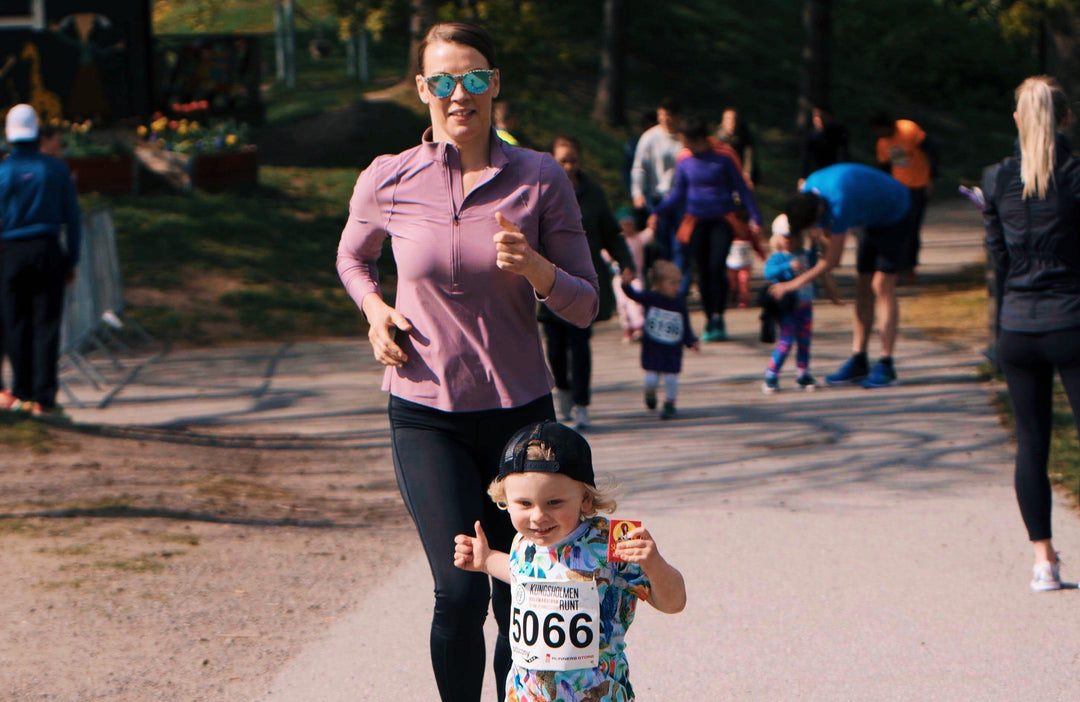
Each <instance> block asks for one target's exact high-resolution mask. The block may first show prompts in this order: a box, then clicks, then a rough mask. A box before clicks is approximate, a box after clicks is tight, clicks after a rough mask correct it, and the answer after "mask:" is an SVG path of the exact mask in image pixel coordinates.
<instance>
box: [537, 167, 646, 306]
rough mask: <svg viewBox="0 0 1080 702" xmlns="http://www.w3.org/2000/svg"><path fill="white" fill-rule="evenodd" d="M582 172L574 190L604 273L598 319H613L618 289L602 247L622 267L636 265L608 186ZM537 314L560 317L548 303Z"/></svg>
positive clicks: (598, 270) (598, 271)
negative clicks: (605, 188) (612, 281)
mask: <svg viewBox="0 0 1080 702" xmlns="http://www.w3.org/2000/svg"><path fill="white" fill-rule="evenodd" d="M578 176H579V179H580V180H579V182H578V185H577V187H576V188H574V194H575V195H577V201H578V207H580V208H581V226H582V228H583V229H584V230H585V237H586V238H587V239H588V240H589V252H590V253H591V254H592V261H593V267H594V268H596V274H597V275H598V276H599V277H600V308H599V311H598V312H597V314H596V319H595V320H594V321H596V322H603V321H605V320H607V319H611V314H612V312H614V311H615V291H614V289H613V288H612V286H611V271H610V270H609V269H608V267H607V264H606V263H604V257H603V256H601V255H600V251H601V249H606V250H607V252H608V253H609V254H611V257H612V258H614V259H615V260H616V261H618V262H619V267H620V268H630V269H633V267H634V261H633V259H632V258H631V257H630V249H629V248H628V247H627V246H626V240H625V239H623V236H622V230H620V229H619V224H618V222H616V221H615V216H614V215H613V214H611V207H610V206H608V201H607V196H606V195H605V194H604V189H603V188H601V187H600V185H599V184H598V183H594V182H593V181H592V180H589V179H588V178H587V177H586V176H585V174H584V173H580V172H579V173H578ZM536 316H537V318H539V319H540V320H542V321H550V320H558V319H559V317H557V316H556V315H555V313H554V312H552V311H551V310H549V309H548V308H547V305H544V304H541V305H540V307H539V310H538V311H537V315H536Z"/></svg>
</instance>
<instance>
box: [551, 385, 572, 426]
mask: <svg viewBox="0 0 1080 702" xmlns="http://www.w3.org/2000/svg"><path fill="white" fill-rule="evenodd" d="M555 406H556V407H557V408H558V411H559V417H560V418H562V419H566V420H569V419H570V418H571V417H570V412H571V411H572V410H573V409H574V398H573V396H572V395H571V394H570V391H569V390H558V389H556V390H555Z"/></svg>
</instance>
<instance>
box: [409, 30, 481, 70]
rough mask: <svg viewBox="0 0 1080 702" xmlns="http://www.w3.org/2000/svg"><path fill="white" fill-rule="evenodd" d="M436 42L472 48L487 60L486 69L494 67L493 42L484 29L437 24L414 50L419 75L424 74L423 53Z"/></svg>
mask: <svg viewBox="0 0 1080 702" xmlns="http://www.w3.org/2000/svg"><path fill="white" fill-rule="evenodd" d="M437 41H444V42H448V43H450V44H461V45H462V46H469V47H472V48H474V49H476V50H477V51H479V52H480V53H481V54H483V56H484V58H485V59H487V62H488V68H495V67H496V66H495V42H494V41H492V39H491V35H490V34H488V33H487V31H486V30H485V29H484V28H482V27H478V26H476V25H475V24H469V23H468V22H439V23H438V24H434V25H432V26H431V29H429V30H427V34H425V35H424V40H423V41H421V42H420V46H418V47H417V49H416V65H417V66H419V67H420V74H421V75H423V73H424V51H425V50H426V49H427V48H428V45H429V44H432V43H434V42H437Z"/></svg>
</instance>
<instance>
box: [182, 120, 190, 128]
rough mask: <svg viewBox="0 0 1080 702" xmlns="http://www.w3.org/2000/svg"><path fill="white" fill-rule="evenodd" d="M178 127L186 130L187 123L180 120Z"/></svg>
mask: <svg viewBox="0 0 1080 702" xmlns="http://www.w3.org/2000/svg"><path fill="white" fill-rule="evenodd" d="M180 126H181V127H183V128H184V129H187V126H188V121H187V120H186V119H182V120H180Z"/></svg>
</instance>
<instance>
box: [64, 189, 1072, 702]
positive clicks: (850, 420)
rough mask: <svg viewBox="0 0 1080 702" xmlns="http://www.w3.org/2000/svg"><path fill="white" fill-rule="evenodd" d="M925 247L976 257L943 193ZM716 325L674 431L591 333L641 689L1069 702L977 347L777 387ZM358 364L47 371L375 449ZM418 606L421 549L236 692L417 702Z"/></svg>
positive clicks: (329, 354) (1066, 595)
mask: <svg viewBox="0 0 1080 702" xmlns="http://www.w3.org/2000/svg"><path fill="white" fill-rule="evenodd" d="M925 238H926V244H925V246H924V260H925V261H926V265H925V266H924V269H923V270H924V273H925V274H926V275H935V274H939V273H946V272H948V271H952V270H955V269H956V268H957V267H959V266H962V265H965V264H978V263H980V262H981V261H982V253H981V244H980V241H981V232H980V230H979V221H978V217H977V215H976V214H975V213H974V212H973V211H972V210H970V209H968V208H966V207H964V206H962V205H956V204H954V205H949V206H941V205H938V206H935V207H934V208H931V210H930V213H929V217H928V226H927V231H926V233H925ZM849 258H850V257H849ZM850 310H851V308H850V306H847V307H843V308H837V307H834V306H832V305H829V304H828V303H821V304H819V305H818V306H817V307H816V309H815V314H816V316H817V319H816V321H815V324H816V332H815V335H814V356H813V362H812V367H813V369H814V370H815V371H816V373H817V374H818V376H819V377H820V376H823V375H825V374H826V373H827V372H831V370H832V369H833V368H835V366H837V365H838V364H839V362H840V361H842V360H843V358H845V357H846V355H847V349H848V346H849V344H850V333H849V330H850V320H849V315H850V313H851V312H850ZM696 322H697V323H698V325H699V328H700V322H701V319H700V318H698V319H697V320H696ZM729 325H730V327H731V330H732V331H733V332H734V334H733V336H734V340H733V341H731V342H729V343H725V344H713V345H709V346H708V347H707V348H706V349H705V350H704V352H703V353H702V354H701V355H693V354H690V355H688V357H687V362H686V369H685V372H684V374H683V377H682V390H681V395H680V401H679V411H680V417H679V419H678V420H677V421H673V422H660V421H658V420H657V419H656V418H655V416H654V415H650V414H649V413H647V412H646V411H645V409H644V407H642V406H641V402H640V380H641V377H640V376H641V373H640V371H639V369H638V365H637V347H636V346H628V345H623V344H621V343H619V335H618V332H617V330H616V329H614V328H613V326H612V325H601V326H600V327H599V328H598V330H597V333H596V336H595V337H594V353H595V355H596V357H597V358H598V359H602V360H601V361H599V362H597V363H596V364H595V377H594V381H593V382H594V405H593V407H592V413H593V417H594V420H595V426H594V428H593V429H591V430H590V431H589V432H588V436H589V439H590V441H591V442H592V443H593V446H594V452H595V454H594V455H595V456H596V462H597V469H598V471H600V472H607V473H613V474H614V475H615V476H616V478H617V479H618V481H619V483H620V486H621V494H622V499H621V501H620V508H619V514H620V515H622V516H626V517H628V518H638V519H642V520H644V522H645V523H646V524H647V525H648V527H649V528H650V530H651V531H652V532H653V534H654V535H655V536H656V538H657V541H658V543H659V545H660V548H661V550H662V552H663V553H664V554H665V555H666V556H667V557H668V558H669V560H671V562H672V563H674V564H675V565H676V566H678V567H679V568H680V569H681V570H682V571H683V573H684V574H685V576H686V580H687V584H688V590H689V595H690V600H689V604H688V606H687V609H686V611H685V612H683V613H681V614H679V615H674V616H669V615H661V614H659V613H657V612H655V611H651V610H650V609H649V608H648V606H643V607H642V608H641V609H640V610H639V615H638V619H637V621H636V622H635V624H634V626H633V627H632V629H631V630H630V633H629V636H628V655H629V659H630V665H631V670H632V675H631V679H632V681H633V682H634V685H635V688H636V690H637V692H638V697H639V698H640V699H642V700H664V701H669V700H673V701H676V702H680V701H687V702H689V701H691V700H693V701H697V700H729V699H731V700H735V699H739V700H743V699H746V700H905V701H906V700H953V699H971V700H1016V699H1028V698H1030V699H1040V700H1075V699H1077V698H1078V693H1077V690H1078V689H1080V683H1078V682H1077V681H1078V680H1080V626H1078V623H1080V619H1078V616H1077V612H1078V611H1080V592H1078V591H1077V590H1075V589H1072V590H1066V591H1063V592H1060V593H1049V594H1040V595H1036V594H1033V593H1031V592H1029V591H1028V589H1027V580H1028V577H1029V573H1030V571H1029V568H1030V558H1031V556H1030V547H1029V546H1028V544H1027V541H1026V538H1025V535H1024V533H1023V527H1022V524H1021V521H1020V518H1019V514H1018V512H1017V508H1016V505H1015V499H1014V496H1013V492H1012V479H1011V462H1012V458H1013V452H1014V446H1013V444H1012V442H1011V440H1010V438H1009V436H1008V434H1007V433H1006V431H1004V430H1003V429H1002V427H1001V426H1000V425H999V423H998V421H997V419H996V417H995V414H994V411H993V409H992V408H991V405H990V400H991V396H992V394H993V393H994V392H995V391H996V390H997V389H998V387H997V386H995V385H991V384H988V383H986V382H982V381H980V380H978V376H977V368H978V366H979V364H980V363H981V361H982V358H981V357H980V355H979V349H974V348H951V347H946V346H943V345H941V344H939V343H934V342H931V341H928V340H925V339H922V338H919V337H918V336H917V335H913V334H908V333H905V334H904V335H903V338H902V339H901V342H900V344H899V347H898V351H897V368H898V372H899V374H900V378H901V381H902V382H901V384H900V385H898V386H897V387H895V388H891V389H887V390H879V391H865V390H862V389H860V388H844V389H832V388H830V389H822V390H819V391H817V392H814V393H796V392H794V391H792V390H790V387H791V375H790V369H789V374H788V375H785V376H783V378H782V383H783V384H785V387H786V388H787V389H786V391H783V392H781V393H779V394H777V395H774V396H770V397H765V396H763V395H762V394H761V393H760V389H759V386H760V376H761V373H762V371H763V369H764V366H765V363H766V358H767V354H768V349H767V347H764V346H762V345H761V344H759V343H757V341H756V332H757V328H756V325H757V320H756V312H755V311H753V310H742V311H734V312H732V313H731V314H730V316H729ZM369 358H370V354H369V353H368V351H367V350H366V345H365V344H364V343H363V342H359V341H357V342H332V343H325V344H296V345H286V346H254V347H250V348H245V349H228V350H215V351H204V352H198V353H195V352H185V353H179V352H172V353H168V354H165V355H164V356H162V357H161V358H158V359H156V360H153V361H152V362H147V363H145V365H142V366H139V365H138V364H136V363H133V362H128V364H127V365H126V366H125V367H124V368H123V369H116V370H114V371H110V375H111V376H112V377H114V378H123V377H128V378H130V379H131V380H132V382H130V383H129V384H127V385H125V386H124V387H123V389H122V390H121V391H120V392H118V393H116V394H115V395H114V396H112V397H111V398H110V397H109V396H108V392H109V388H108V387H103V388H102V389H101V390H93V389H92V388H89V387H87V386H86V385H85V384H83V383H81V381H79V379H78V378H77V377H75V376H74V375H71V374H70V373H69V374H68V378H69V380H70V381H71V386H72V389H73V391H74V392H76V394H77V395H78V396H79V397H80V398H82V399H84V400H86V401H87V402H88V403H90V402H101V401H103V400H107V402H105V403H104V404H105V406H104V408H103V409H98V408H95V407H87V408H84V409H75V408H73V409H72V414H73V415H75V418H76V419H77V420H79V421H88V422H99V423H103V424H109V425H115V426H117V427H124V426H132V425H139V426H142V427H144V428H143V429H139V431H147V432H175V431H179V432H187V433H195V434H199V435H203V436H205V437H207V439H208V440H214V441H222V442H225V441H231V442H238V443H251V444H258V445H267V446H271V445H274V444H275V443H289V442H296V441H308V442H311V443H313V444H316V443H317V444H324V443H335V444H340V445H374V444H385V443H386V442H387V441H388V436H387V427H386V420H385V416H384V408H385V397H384V396H383V395H382V394H381V393H378V392H377V391H376V388H377V387H378V373H379V371H378V369H377V368H376V367H375V365H374V364H373V363H372V362H371V361H370V360H369ZM117 430H118V431H131V429H119V428H118V429H117ZM297 435H299V436H300V438H299V439H298V438H297ZM387 470H388V471H390V470H391V469H390V466H387ZM1054 530H1055V534H1056V540H1057V543H1058V545H1059V548H1062V549H1064V551H1065V555H1064V558H1065V560H1066V563H1065V575H1066V578H1067V579H1075V578H1076V577H1077V576H1078V575H1080V566H1078V565H1070V563H1071V562H1073V561H1074V559H1075V553H1077V551H1078V550H1080V520H1078V518H1077V516H1076V513H1075V512H1071V511H1069V509H1068V508H1067V507H1066V505H1065V504H1064V501H1063V499H1060V498H1059V499H1058V501H1057V503H1056V504H1055V512H1054ZM1070 554H1074V555H1073V558H1072V559H1070ZM430 606H431V582H430V576H429V574H428V572H427V568H426V565H425V563H424V560H423V557H422V556H421V555H420V551H419V545H417V547H416V555H415V556H414V557H412V558H409V559H406V561H405V562H404V563H403V564H402V565H401V566H400V567H399V568H398V569H396V570H394V571H391V572H387V573H386V574H385V578H384V580H383V584H382V585H381V586H380V587H378V588H375V589H373V590H371V591H370V592H367V593H365V594H364V596H363V601H362V604H361V605H360V606H359V607H358V608H357V609H356V611H354V612H353V613H351V614H350V615H349V616H348V617H346V618H345V619H343V620H342V621H340V622H338V623H337V624H336V625H334V626H333V627H332V628H330V629H328V630H327V631H326V632H325V636H324V637H323V638H322V639H321V640H319V641H314V642H312V643H311V644H310V645H309V646H308V647H307V648H306V649H305V650H304V651H303V652H302V653H301V654H300V655H298V656H297V657H296V658H295V659H294V660H293V661H291V662H290V663H289V664H288V665H287V666H286V667H285V668H284V669H283V670H281V671H280V673H279V674H278V675H277V676H276V678H275V679H273V680H266V681H265V684H264V685H262V686H259V687H257V688H256V689H253V690H251V699H253V700H289V701H297V700H299V701H303V700H317V701H320V702H321V701H327V702H333V701H337V700H341V701H344V700H372V701H376V700H379V701H381V700H388V699H410V700H411V699H424V700H433V699H436V698H437V695H436V693H435V688H434V682H433V680H432V678H431V673H430V666H429V664H428V658H427V644H426V640H427V628H428V623H429V612H430ZM491 689H492V687H491V680H490V674H489V679H488V682H487V690H489V691H490V690H491ZM493 698H494V695H493V693H489V696H488V697H487V698H486V699H493Z"/></svg>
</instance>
